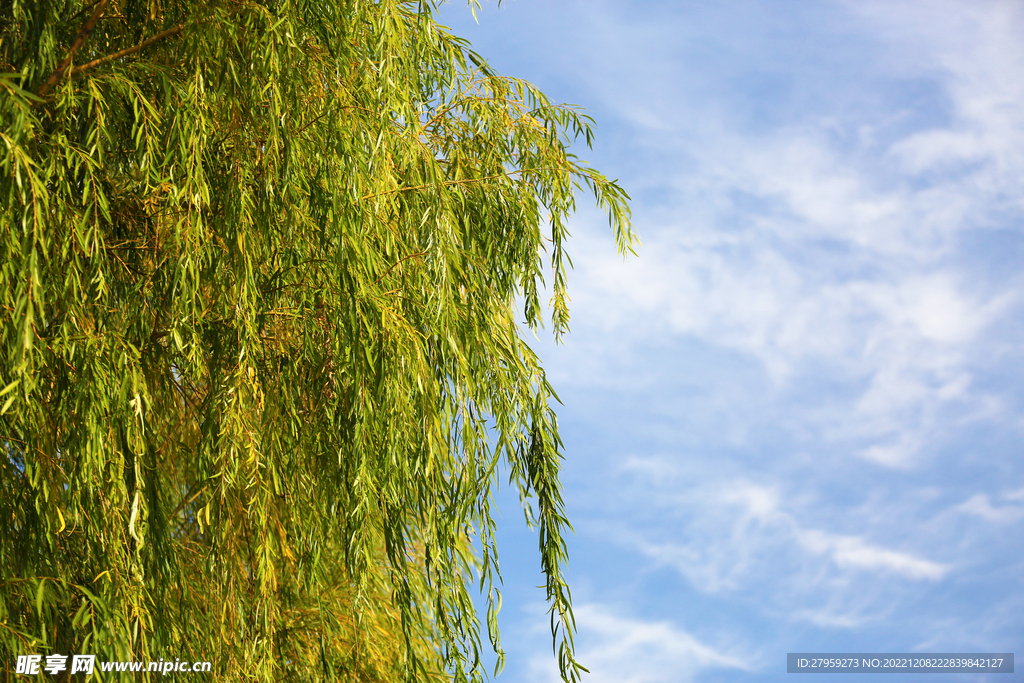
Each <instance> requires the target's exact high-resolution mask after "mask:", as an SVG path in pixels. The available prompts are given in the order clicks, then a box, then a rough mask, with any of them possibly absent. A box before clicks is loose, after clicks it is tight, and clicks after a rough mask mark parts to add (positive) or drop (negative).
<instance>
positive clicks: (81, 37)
mask: <svg viewBox="0 0 1024 683" xmlns="http://www.w3.org/2000/svg"><path fill="white" fill-rule="evenodd" d="M109 1H110V0H100V3H99V4H98V5H96V9H94V10H93V12H92V16H90V17H89V19H88V20H87V21H86V22H85V25H84V26H82V30H81V31H79V32H78V36H77V37H76V38H75V42H74V43H72V44H71V50H70V51H69V52H68V56H67V57H65V58H64V61H63V62H61V63H60V65H59V66H58V67H57V68H56V69H54V71H53V73H52V74H50V77H49V78H47V79H46V83H43V86H42V87H41V88H39V96H40V97H45V96H46V93H48V92H50V89H51V88H53V86H55V85H57V81H59V80H60V79H61V78H62V77H63V76H64V72H65V71H66V70H67V68H68V65H69V64H71V60H72V59H73V58H74V56H75V52H77V51H78V48H80V47H82V43H84V42H85V41H86V39H88V38H89V34H90V33H92V29H93V28H94V27H95V26H96V22H97V21H99V19H100V16H102V14H103V10H105V9H106V8H107V3H108V2H109Z"/></svg>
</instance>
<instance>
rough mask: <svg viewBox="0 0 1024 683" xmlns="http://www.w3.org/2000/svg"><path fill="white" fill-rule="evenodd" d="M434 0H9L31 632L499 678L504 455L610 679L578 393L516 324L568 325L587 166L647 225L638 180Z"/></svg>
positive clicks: (12, 410) (5, 348) (8, 156)
mask: <svg viewBox="0 0 1024 683" xmlns="http://www.w3.org/2000/svg"><path fill="white" fill-rule="evenodd" d="M432 10H433V7H432V5H430V4H428V3H414V2H399V1H396V0H380V1H379V2H361V1H357V0H349V1H342V0H339V1H338V2H326V3H324V2H316V3H314V2H281V3H265V4H263V3H257V2H247V1H244V0H241V1H236V0H232V1H230V2H201V3H177V2H166V1H162V2H160V3H156V2H151V3H145V2H131V1H128V0H124V1H121V2H116V1H113V0H111V2H109V3H108V4H106V5H103V6H102V7H101V6H100V4H83V3H66V4H59V3H58V4H47V3H38V4H37V3H28V4H25V3H21V2H14V3H8V7H7V9H6V10H5V12H6V13H7V15H6V16H10V17H13V20H12V21H10V22H8V23H6V24H5V25H3V26H0V39H2V43H0V61H2V62H3V63H2V64H0V71H2V72H4V73H3V74H0V89H2V96H0V116H2V119H3V122H2V127H0V136H2V138H0V139H2V142H3V144H4V147H3V149H2V150H0V152H2V157H0V171H2V177H0V202H2V204H0V206H2V207H3V220H4V240H3V242H2V243H0V249H2V250H3V253H2V254H0V281H2V290H0V292H2V294H0V295H2V297H3V300H2V305H3V306H4V310H5V315H4V317H3V324H2V328H0V335H2V337H0V342H2V353H3V354H4V363H3V367H2V376H0V387H2V392H3V393H2V394H0V401H2V413H3V415H2V417H0V421H2V422H0V424H2V427H0V429H2V434H0V442H2V443H3V447H4V449H5V450H6V456H7V457H6V458H4V459H3V461H2V474H0V488H2V497H0V514H2V515H3V517H4V523H3V524H2V525H0V572H2V574H0V577H2V578H0V597H2V599H3V605H2V608H3V610H4V612H3V613H4V614H5V615H6V617H3V618H6V619H7V621H3V624H4V627H3V628H2V629H0V643H2V647H4V648H7V649H8V650H9V651H10V652H15V651H24V650H25V649H26V648H35V649H38V650H45V649H50V650H52V651H54V652H56V651H61V652H63V651H76V652H87V651H88V652H96V653H98V654H102V655H103V656H105V657H107V658H109V659H119V658H120V659H132V658H134V659H138V660H141V659H146V658H152V659H157V658H159V657H161V656H165V655H167V654H168V653H171V654H173V656H181V657H183V658H191V659H193V660H195V659H209V660H211V661H213V662H214V667H215V669H216V671H217V672H218V676H219V677H226V678H229V679H238V680H243V679H248V678H250V677H251V678H256V679H259V680H271V679H288V680H292V679H295V680H307V679H308V680H314V679H316V680H321V679H325V678H326V679H329V680H399V679H403V678H404V677H406V676H414V677H419V678H420V679H424V678H428V679H429V678H432V677H436V676H438V675H440V672H441V671H442V670H443V669H444V670H447V671H448V672H449V675H451V676H454V678H455V679H456V680H464V679H466V678H467V677H469V678H474V679H475V678H479V676H480V675H481V674H482V672H481V669H480V668H479V666H478V664H479V657H480V643H481V640H482V639H481V635H480V624H479V623H478V620H477V616H476V611H475V608H474V605H473V603H472V600H471V591H472V590H475V589H476V588H477V587H480V588H482V589H483V590H484V592H485V594H486V595H487V596H488V599H489V601H492V602H491V603H490V604H491V606H490V607H489V609H488V614H487V619H486V621H487V625H486V627H487V629H488V631H489V632H490V635H491V640H492V641H493V642H494V643H497V632H496V623H497V622H496V604H493V601H496V600H497V599H498V593H497V586H496V585H495V584H494V582H495V580H496V579H497V552H496V548H495V547H494V535H493V532H494V522H493V520H492V518H491V493H492V490H493V487H494V486H496V484H497V476H498V473H499V471H500V464H501V463H502V462H504V463H505V467H506V469H507V470H508V471H509V472H510V473H511V476H512V483H513V485H514V486H516V487H518V490H519V491H520V492H521V493H522V495H523V496H524V498H526V497H532V504H531V510H532V515H533V521H534V522H535V524H536V525H537V527H538V528H539V531H540V546H541V547H540V551H541V566H542V569H543V571H544V574H545V576H546V580H547V595H548V598H549V601H550V603H551V610H552V627H553V632H554V633H555V635H556V638H557V640H556V647H557V648H558V651H559V653H560V654H559V658H560V662H561V665H562V670H563V674H564V675H566V676H567V677H570V678H572V677H575V676H576V675H577V672H578V665H576V664H575V662H574V661H573V659H572V655H571V634H572V614H571V608H570V604H569V593H568V589H567V587H566V586H565V584H564V581H563V579H562V568H563V567H564V564H565V561H566V546H565V538H564V534H565V531H566V529H567V528H568V522H567V520H566V518H565V515H564V512H563V505H562V500H561V494H560V487H559V483H558V469H559V462H560V448H561V444H560V441H559V439H558V434H557V428H556V423H555V418H554V414H553V413H552V411H551V407H550V403H551V401H552V399H553V398H554V394H553V391H552V388H551V387H550V386H549V385H548V383H547V381H546V379H545V377H544V373H543V370H542V368H541V367H540V364H539V362H538V359H537V358H536V356H535V355H534V354H533V353H532V352H531V351H530V349H529V348H528V347H527V346H526V344H525V343H524V342H523V340H522V337H521V330H520V328H519V323H518V322H517V321H522V322H524V323H525V324H526V325H527V326H528V327H533V328H536V327H538V326H539V325H540V324H541V322H542V320H541V316H542V311H543V310H544V308H545V306H546V305H547V304H548V303H550V306H551V310H552V323H553V327H554V332H555V333H556V334H560V333H561V332H563V331H564V330H565V329H566V324H567V321H568V317H567V316H568V313H567V306H566V294H565V286H566V275H565V271H566V266H567V265H568V261H567V257H566V255H565V252H564V246H565V240H566V238H567V232H566V227H565V226H566V219H567V217H568V215H569V214H570V213H571V212H572V211H573V210H574V208H575V203H574V202H575V192H576V191H577V190H579V189H587V190H590V191H591V192H592V193H593V194H594V195H595V196H596V198H597V200H598V202H599V203H600V204H601V205H602V206H604V207H605V208H606V209H607V210H608V213H609V217H610V219H611V221H612V226H613V228H614V230H615V234H616V237H617V239H618V241H619V245H620V248H621V249H623V250H628V249H629V248H630V240H631V235H630V233H629V227H628V217H629V216H628V209H627V207H626V200H627V197H626V195H625V193H624V192H623V191H622V190H621V189H620V188H619V187H618V186H617V185H616V184H615V183H613V182H609V181H608V180H606V179H605V178H604V177H603V176H601V175H600V174H598V173H596V172H595V171H593V170H592V169H590V168H589V167H587V166H586V164H584V163H583V162H581V161H579V160H578V159H577V158H576V157H575V156H573V155H572V154H571V153H569V152H568V146H569V144H571V143H572V142H573V141H574V140H577V139H579V140H580V141H581V142H584V143H587V144H589V142H590V139H591V129H590V121H589V119H587V118H586V117H585V116H582V115H581V114H579V113H577V112H576V111H574V110H573V109H571V108H568V107H563V106H556V105H554V104H552V103H551V102H549V101H548V100H547V99H546V98H544V96H543V95H542V94H540V93H539V92H537V91H536V90H535V89H534V88H532V87H531V86H529V85H528V84H526V83H524V82H521V81H516V80H513V79H507V78H502V77H499V76H497V75H496V74H494V73H493V72H492V71H491V70H490V69H489V68H488V67H487V65H486V64H485V63H484V62H483V60H482V59H481V58H480V57H478V56H476V55H474V54H473V53H472V52H470V51H469V49H468V46H467V45H466V44H465V43H464V42H462V41H460V40H459V39H457V38H455V37H453V36H451V35H450V34H448V33H447V31H446V30H445V29H444V28H443V27H441V26H439V25H438V24H437V23H436V22H435V21H434V18H433V15H432ZM97 12H100V14H99V16H98V19H97V21H96V22H95V26H94V27H93V29H92V31H91V32H89V34H88V36H87V38H86V39H84V40H79V37H80V35H81V34H82V30H81V29H82V26H83V22H86V21H87V19H88V18H89V17H90V16H92V15H93V14H96V13H97ZM76 44H77V45H78V47H77V48H75V49H72V48H74V46H75V45H76ZM69 57H70V61H68V62H67V67H66V68H65V69H64V71H60V69H59V67H60V65H61V64H62V63H64V62H65V60H67V59H68V58H69ZM55 73H59V77H58V78H55V79H54V78H53V76H54V74H55ZM50 80H53V86H52V87H50V88H48V87H44V86H45V85H46V84H47V83H48V82H49V81H50ZM545 281H546V285H545ZM545 286H547V288H548V291H549V292H550V295H551V297H552V298H551V300H550V302H546V301H543V300H542V298H541V296H542V292H543V291H544V288H545ZM517 301H518V302H521V303H522V304H523V306H524V308H523V309H521V310H519V309H517Z"/></svg>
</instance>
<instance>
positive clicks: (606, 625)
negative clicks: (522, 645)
mask: <svg viewBox="0 0 1024 683" xmlns="http://www.w3.org/2000/svg"><path fill="white" fill-rule="evenodd" d="M575 614H576V623H577V625H578V626H579V635H578V636H577V640H578V642H579V643H580V648H579V652H578V656H579V659H580V661H582V662H584V663H585V664H586V666H587V668H588V669H590V671H591V674H590V675H588V676H587V677H586V680H587V681H588V683H681V682H684V681H690V680H693V679H694V677H695V676H696V675H697V674H699V673H700V672H702V671H705V670H707V669H726V670H728V669H733V670H737V669H738V670H750V669H752V668H753V667H752V665H751V662H750V660H749V654H747V655H746V656H743V655H740V654H737V653H735V652H733V651H731V650H730V649H727V648H717V647H713V646H711V645H708V644H707V643H704V642H702V641H701V640H699V639H698V638H696V637H694V636H693V635H692V634H690V633H688V632H686V631H685V630H683V629H680V628H679V627H678V626H676V625H675V624H673V623H671V622H669V621H647V620H644V619H638V618H631V617H626V616H622V615H620V614H618V613H617V612H615V611H613V610H612V609H610V608H608V607H607V606H605V605H600V604H593V603H591V604H584V605H580V606H578V607H577V608H576V609H575ZM530 670H531V678H532V680H535V681H538V682H541V681H551V683H556V682H557V681H561V680H562V679H561V677H560V676H559V675H558V671H557V667H556V666H555V664H554V662H552V659H551V657H550V656H545V655H537V656H535V657H534V658H533V660H532V662H531V667H530Z"/></svg>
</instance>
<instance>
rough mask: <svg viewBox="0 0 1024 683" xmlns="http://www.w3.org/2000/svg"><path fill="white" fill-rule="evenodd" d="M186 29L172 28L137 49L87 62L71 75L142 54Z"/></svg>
mask: <svg viewBox="0 0 1024 683" xmlns="http://www.w3.org/2000/svg"><path fill="white" fill-rule="evenodd" d="M184 28H185V24H178V25H177V26H172V27H171V28H169V29H167V30H166V31H161V32H160V33H158V34H156V35H155V36H153V37H152V38H147V39H146V40H144V41H142V42H141V43H139V44H138V45H136V46H135V47H126V48H125V49H123V50H118V51H117V52H115V53H114V54H111V55H107V56H106V57H100V58H99V59H94V60H92V61H91V62H86V63H85V64H83V65H81V66H76V67H75V68H74V69H72V70H71V75H72V76H77V75H78V74H80V73H82V72H83V71H85V70H86V69H92V68H93V67H97V66H100V65H101V64H106V63H107V62H111V61H113V60H115V59H118V58H120V57H127V56H128V55H133V54H135V53H136V52H140V51H142V50H144V49H146V48H147V47H149V46H150V45H152V44H153V43H155V42H156V41H158V40H163V39H164V38H167V37H168V36H173V35H174V34H175V33H180V32H181V31H182V30H184Z"/></svg>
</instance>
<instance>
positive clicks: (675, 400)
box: [442, 0, 1024, 683]
mask: <svg viewBox="0 0 1024 683" xmlns="http://www.w3.org/2000/svg"><path fill="white" fill-rule="evenodd" d="M478 17H479V24H477V23H474V21H473V18H472V16H471V15H470V13H469V11H468V10H467V9H466V7H465V5H464V4H463V3H462V2H453V3H451V4H450V5H448V6H446V7H445V9H444V11H443V13H442V21H443V22H444V23H446V24H447V25H449V26H451V27H452V28H453V29H454V30H455V32H456V33H457V34H458V35H461V36H463V37H466V38H468V39H469V40H471V41H472V43H473V45H474V48H475V49H476V50H477V51H478V52H480V53H481V54H482V55H483V56H484V57H486V58H487V59H488V60H489V62H490V64H491V65H492V66H493V67H495V68H496V69H497V70H498V71H499V72H501V73H503V74H505V75H509V76H516V77H520V78H525V79H526V80H529V81H531V82H533V83H535V84H537V85H538V86H540V87H541V89H542V90H544V91H545V92H546V93H547V94H548V95H549V96H550V97H551V98H552V99H555V100H558V101H563V102H571V103H575V104H580V105H583V106H584V107H586V108H587V110H588V111H589V113H590V114H592V115H593V116H594V117H595V119H596V120H597V123H598V137H597V140H596V143H595V149H594V150H593V151H592V152H585V151H584V150H579V151H580V154H581V156H583V157H584V158H586V159H588V160H589V161H591V162H592V163H593V164H594V165H595V166H596V167H597V168H599V169H600V170H602V171H603V172H605V173H606V174H608V175H610V176H612V177H617V178H619V179H620V180H621V182H622V184H623V185H624V187H625V188H626V189H627V191H628V192H630V194H631V195H632V196H633V199H634V201H633V205H632V206H633V216H634V226H635V228H636V230H637V232H638V233H639V235H640V237H641V239H642V241H643V246H642V247H641V248H640V249H638V254H639V257H638V258H631V259H629V260H627V261H625V262H624V261H623V260H622V259H621V258H620V257H618V256H617V254H616V251H615V248H614V244H613V241H612V237H611V235H610V234H609V231H608V228H607V223H606V221H605V219H604V218H603V217H602V216H601V215H599V214H598V213H596V212H594V211H591V210H589V209H583V210H581V211H580V213H579V214H578V215H577V216H576V217H575V219H574V220H573V222H572V224H571V230H572V232H573V239H572V241H571V243H570V249H571V254H572V257H573V260H574V263H575V266H576V267H575V270H574V271H573V273H572V276H571V279H570V293H571V295H572V298H573V302H572V306H573V307H572V315H573V322H572V333H571V334H570V335H568V337H567V338H566V340H565V343H564V344H563V345H561V346H556V345H555V344H553V343H552V342H551V341H550V340H549V339H546V338H543V337H542V338H540V339H538V340H537V341H536V345H535V346H536V348H537V349H538V350H539V352H540V353H541V355H542V357H543V358H544V359H545V362H546V367H547V369H548V373H549V376H550V377H551V379H552V380H553V382H554V384H555V386H556V388H557V389H558V391H559V394H560V396H561V398H562V400H563V402H564V406H562V407H561V409H560V411H559V418H560V425H561V428H562V431H563V435H564V437H565V441H566V464H565V473H564V477H563V481H564V484H565V487H566V500H567V504H568V508H569V513H570V518H571V519H572V521H573V523H574V525H575V527H576V531H577V534H576V536H575V537H574V538H573V539H572V541H571V544H570V553H571V565H570V570H569V575H570V579H571V582H572V586H573V595H574V602H575V604H576V606H577V607H576V614H577V618H578V622H579V627H580V628H579V635H578V640H577V651H578V653H579V655H580V658H581V659H582V660H583V662H584V663H585V664H586V665H587V666H588V667H589V668H590V669H591V671H592V673H591V675H590V676H588V677H587V678H586V679H585V680H587V681H589V683H612V682H614V683H660V682H675V681H689V680H693V681H746V680H766V679H767V680H771V679H773V678H783V677H785V676H786V674H785V673H784V672H785V661H786V658H785V654H786V652H796V651H801V652H823V651H838V652H1013V651H1016V652H1017V654H1018V655H1022V654H1024V647H1021V645H1022V642H1024V546H1022V542H1021V541H1022V538H1024V464H1022V463H1024V461H1022V458H1021V450H1022V443H1024V440H1022V436H1024V434H1022V433H1024V362H1022V361H1024V325H1022V320H1024V317H1022V315H1021V314H1022V312H1024V289H1022V285H1024V268H1022V266H1024V220H1022V219H1024V182H1022V181H1024V41H1021V39H1020V36H1021V35H1024V5H1022V4H1021V3H1019V2H1009V1H1001V0H975V1H970V2H968V1H967V0H962V1H951V0H928V1H924V0H920V1H907V0H885V1H876V0H856V1H849V2H847V1H842V0H807V1H802V2H793V1H792V0H785V1H781V0H780V1H772V0H717V1H716V2H706V1H692V0H671V1H659V0H645V1H644V2H627V1H625V0H585V1H584V0H512V1H506V2H505V3H503V4H502V6H501V8H500V9H499V8H497V6H496V5H495V3H493V2H492V3H490V4H485V6H484V7H483V8H482V10H481V11H479V12H478ZM501 506H502V510H503V513H504V520H503V522H502V530H501V535H500V543H501V546H500V548H501V550H502V555H501V561H502V569H503V574H504V578H505V606H504V609H503V611H502V614H501V618H502V622H501V623H502V624H503V643H504V646H505V649H506V651H507V652H508V655H509V663H508V665H507V667H506V670H505V673H504V674H502V676H501V677H499V679H498V680H504V681H507V682H509V683H519V682H523V683H525V682H527V681H529V682H531V683H533V682H537V683H549V682H552V683H553V682H554V681H555V680H556V679H557V676H556V673H555V662H554V658H553V657H552V655H551V649H550V636H549V635H547V619H546V618H545V615H544V605H543V593H542V592H541V591H540V590H538V589H537V588H536V586H537V585H538V584H539V583H540V573H539V558H538V556H537V553H536V547H535V546H536V539H535V537H533V536H532V535H531V534H530V533H529V532H528V531H526V530H525V529H524V528H523V526H522V523H521V521H522V520H521V515H520V514H519V513H517V511H516V506H515V501H513V500H511V499H509V498H507V497H506V498H502V501H501ZM1018 667H1020V665H1019V664H1018ZM918 677H919V676H914V675H907V676H903V677H901V676H887V677H886V680H888V681H898V680H908V679H914V680H917V678H918ZM1017 677H1020V674H1017V675H1014V676H1005V675H1004V676H1001V677H1000V678H999V680H1011V679H1013V678H1017ZM808 678H809V679H810V680H813V679H816V678H820V676H813V675H811V676H809V677H808ZM975 678H977V677H975ZM801 680H805V678H803V677H802V678H801ZM928 680H934V681H936V682H938V681H944V680H973V678H972V677H971V676H966V675H961V676H957V675H929V677H928Z"/></svg>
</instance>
